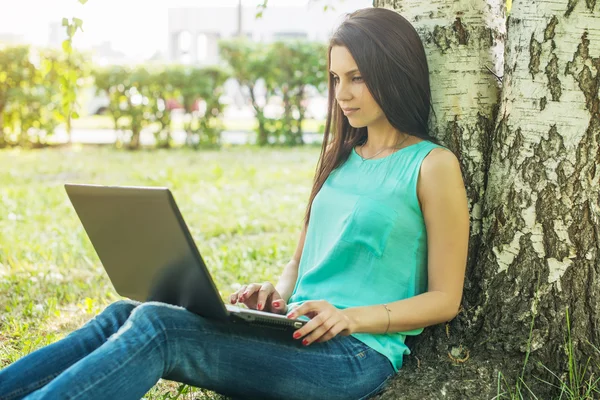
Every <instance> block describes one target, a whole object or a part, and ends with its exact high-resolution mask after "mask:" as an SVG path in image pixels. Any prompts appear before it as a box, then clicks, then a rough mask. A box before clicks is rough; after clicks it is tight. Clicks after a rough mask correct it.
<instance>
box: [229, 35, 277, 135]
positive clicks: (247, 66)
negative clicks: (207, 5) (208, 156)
mask: <svg viewBox="0 0 600 400" xmlns="http://www.w3.org/2000/svg"><path fill="white" fill-rule="evenodd" d="M219 54H220V56H221V58H222V59H223V60H225V61H226V62H227V63H228V64H229V66H230V67H231V69H232V76H233V78H235V80H236V81H237V82H238V84H239V85H240V88H241V89H242V93H243V94H244V97H245V98H247V99H248V100H249V101H250V104H251V105H252V108H253V109H254V113H255V116H256V120H257V123H258V129H257V144H258V145H260V146H264V145H266V144H268V143H269V122H270V121H269V119H268V118H267V117H266V115H265V106H266V105H267V104H268V103H269V100H270V99H271V97H272V96H273V94H274V92H275V84H274V80H273V70H274V67H275V66H274V60H273V57H272V53H271V52H270V51H269V49H268V47H267V46H264V45H261V44H259V43H255V42H250V41H249V40H247V39H234V40H221V41H219ZM260 83H262V86H263V88H264V96H263V98H262V99H261V98H259V93H258V87H259V86H258V85H259V84H260Z"/></svg>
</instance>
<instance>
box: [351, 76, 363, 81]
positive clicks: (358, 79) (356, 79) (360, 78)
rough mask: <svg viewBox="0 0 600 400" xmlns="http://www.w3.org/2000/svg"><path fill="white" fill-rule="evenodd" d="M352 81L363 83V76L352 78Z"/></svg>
mask: <svg viewBox="0 0 600 400" xmlns="http://www.w3.org/2000/svg"><path fill="white" fill-rule="evenodd" d="M352 80H353V81H354V82H362V76H355V77H354V78H352Z"/></svg>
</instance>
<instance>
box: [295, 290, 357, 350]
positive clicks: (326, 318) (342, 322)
mask: <svg viewBox="0 0 600 400" xmlns="http://www.w3.org/2000/svg"><path fill="white" fill-rule="evenodd" d="M301 315H306V316H307V317H309V318H310V321H308V322H307V323H306V324H305V325H304V326H303V327H302V328H300V329H298V330H297V331H296V332H294V339H300V338H302V337H304V340H302V344H303V345H305V346H308V345H309V344H311V343H313V342H326V341H328V340H329V339H331V338H333V337H335V336H337V335H343V336H348V335H350V334H352V333H353V332H354V322H353V321H352V320H351V319H350V318H349V317H348V316H347V315H346V314H345V313H344V311H343V310H340V309H338V308H336V307H334V306H333V305H332V304H331V303H329V302H327V301H325V300H317V301H307V302H305V303H303V304H302V305H301V306H299V307H297V308H295V309H294V310H293V311H292V312H291V313H289V314H288V318H292V319H293V318H298V317H299V316H301Z"/></svg>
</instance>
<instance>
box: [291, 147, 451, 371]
mask: <svg viewBox="0 0 600 400" xmlns="http://www.w3.org/2000/svg"><path fill="white" fill-rule="evenodd" d="M436 147H442V146H438V145H436V144H434V143H432V142H429V141H421V142H419V143H416V144H413V145H410V146H407V147H405V148H402V149H400V150H398V151H396V152H395V153H392V154H391V155H389V156H387V157H384V158H379V159H373V160H364V161H363V159H362V158H361V157H360V156H359V155H358V154H357V153H356V151H355V150H352V152H351V153H350V155H349V157H348V160H346V162H345V163H344V164H342V165H341V166H339V167H338V168H336V169H335V170H334V171H332V173H331V174H330V175H329V177H328V178H327V180H326V181H325V183H324V184H323V187H322V188H321V190H320V191H319V192H318V194H317V195H316V196H315V198H314V201H313V205H312V209H311V213H310V222H309V225H308V228H307V231H306V239H305V242H304V248H303V251H302V257H301V260H300V265H299V266H298V280H297V281H296V286H295V287H294V291H293V292H292V296H291V297H290V299H289V302H288V304H289V307H290V308H289V309H290V311H291V310H292V309H293V308H295V307H297V306H299V305H300V304H301V303H302V302H304V301H307V300H326V301H328V302H330V303H331V304H333V305H334V306H335V307H337V308H339V309H344V308H348V307H356V306H368V305H376V304H384V303H391V302H394V301H397V300H402V299H406V298H408V297H413V296H416V295H418V294H421V293H423V292H425V291H426V290H427V232H426V230H425V222H424V220H423V215H422V213H421V208H420V207H419V201H418V198H417V178H418V176H419V170H420V167H421V163H422V161H423V159H424V158H425V156H427V154H429V152H430V151H431V150H432V149H434V148H436ZM382 310H383V307H382ZM422 331H423V329H422V328H420V329H416V330H413V331H409V332H398V333H388V334H370V333H355V334H353V335H352V336H354V337H355V338H356V339H358V340H360V341H361V342H363V343H364V344H366V345H367V346H369V347H371V348H372V349H374V350H375V351H377V352H379V353H381V354H383V355H384V356H386V357H387V358H388V359H389V360H390V362H391V363H392V365H393V366H394V369H395V370H396V371H398V370H399V369H400V368H401V367H402V357H403V355H404V354H410V350H409V349H408V347H407V346H406V345H405V344H404V339H405V338H406V336H407V335H418V334H419V333H421V332H422Z"/></svg>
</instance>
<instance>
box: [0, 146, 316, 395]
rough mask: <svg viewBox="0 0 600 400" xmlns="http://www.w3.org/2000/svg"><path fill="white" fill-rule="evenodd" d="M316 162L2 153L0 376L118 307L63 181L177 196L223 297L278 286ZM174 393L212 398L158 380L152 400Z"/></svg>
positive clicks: (252, 154) (247, 151)
mask: <svg viewBox="0 0 600 400" xmlns="http://www.w3.org/2000/svg"><path fill="white" fill-rule="evenodd" d="M317 157H318V149H317V148H314V147H312V148H311V147H307V148H302V149H281V150H278V149H275V150H273V149H271V150H265V149H255V148H249V147H242V148H239V147H238V148H230V149H224V150H220V151H218V150H217V151H198V152H195V151H191V150H187V149H179V150H171V151H163V150H161V151H156V150H150V151H141V152H137V153H132V152H125V151H116V150H113V149H111V148H94V149H91V148H86V147H73V148H62V149H45V150H38V151H20V150H18V149H16V150H4V151H0V243H1V244H2V245H1V246H0V332H1V333H0V368H2V367H3V366H5V365H7V364H9V363H11V362H14V361H15V360H17V359H19V358H21V357H23V356H24V355H26V354H28V353H29V352H31V351H33V350H35V349H37V348H39V347H41V346H44V345H47V344H50V343H52V342H54V341H56V340H58V339H60V338H62V337H64V336H65V335H66V334H67V333H69V332H70V331H72V330H74V329H77V328H78V327H79V326H81V325H82V324H83V323H85V321H87V320H89V319H90V318H92V317H93V316H94V315H95V314H97V313H98V312H99V311H101V310H102V309H103V308H104V307H105V306H106V305H107V304H109V303H110V302H113V301H115V300H117V299H119V298H120V297H119V296H118V295H117V294H116V292H115V291H114V289H113V287H112V285H111V284H110V281H109V279H108V277H107V276H106V274H105V272H104V270H103V269H102V266H101V264H100V262H99V260H98V258H97V256H96V253H95V251H94V250H93V248H92V246H91V244H90V242H89V240H88V238H87V236H86V234H85V232H84V230H83V228H82V226H81V224H80V222H79V219H78V218H77V215H76V213H75V211H74V210H73V208H72V206H71V204H70V202H69V199H68V198H67V196H66V193H65V191H64V188H63V184H64V183H65V182H80V183H95V184H110V185H146V186H168V187H169V188H171V190H172V191H173V194H174V196H175V199H176V200H177V202H178V204H179V206H180V208H181V212H182V214H183V216H184V218H185V220H186V222H187V224H188V225H189V227H190V230H191V232H192V235H193V237H194V239H195V241H196V243H197V244H198V246H199V248H200V250H201V252H202V254H203V256H204V258H205V260H206V262H207V264H208V265H209V267H210V268H211V271H212V272H213V275H214V278H215V281H216V284H217V287H218V288H219V291H220V292H221V295H222V296H223V298H225V297H226V296H228V295H229V293H230V292H232V291H234V290H235V288H236V284H240V283H246V282H250V281H262V280H271V281H276V279H277V277H278V276H279V274H280V272H281V269H282V268H283V266H284V265H285V264H286V263H287V261H288V260H289V259H290V257H291V255H292V253H293V251H294V249H295V246H296V242H297V239H298V235H299V232H300V229H301V223H302V217H303V213H304V207H305V204H306V201H307V199H308V195H309V190H310V186H311V181H312V176H313V174H314V167H315V163H316V161H317ZM178 391H181V392H183V393H181V396H184V397H183V398H190V399H191V398H214V397H215V395H214V394H211V393H210V392H203V391H199V390H198V389H194V388H190V387H187V386H181V385H176V384H173V383H172V382H167V381H161V382H160V384H159V385H157V386H156V387H155V388H154V389H153V390H152V391H151V392H150V393H149V394H148V396H147V397H146V398H148V399H159V398H160V399H163V398H171V395H170V394H169V393H177V392H178ZM186 393H187V394H186ZM188 395H189V397H188ZM175 397H177V396H176V395H174V396H173V398H175ZM180 398H182V397H180Z"/></svg>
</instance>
